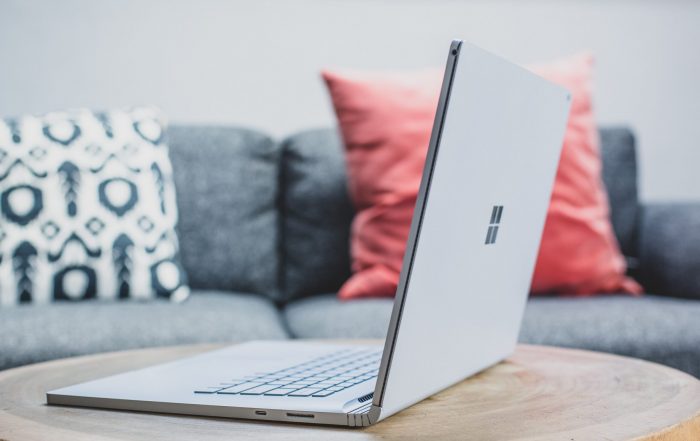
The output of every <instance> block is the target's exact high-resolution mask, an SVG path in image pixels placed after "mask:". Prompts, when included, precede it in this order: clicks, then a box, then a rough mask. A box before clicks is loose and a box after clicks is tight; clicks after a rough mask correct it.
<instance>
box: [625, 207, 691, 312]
mask: <svg viewBox="0 0 700 441" xmlns="http://www.w3.org/2000/svg"><path fill="white" fill-rule="evenodd" d="M637 277H638V278H639V281H640V282H641V283H642V284H643V285H644V288H645V290H646V291H647V292H650V293H654V294H659V295H665V296H671V297H683V298H695V299H700V202H698V203H652V204H646V205H644V206H643V207H642V215H641V220H640V235H639V267H638V272H637Z"/></svg>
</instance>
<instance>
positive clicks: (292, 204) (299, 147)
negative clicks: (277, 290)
mask: <svg viewBox="0 0 700 441" xmlns="http://www.w3.org/2000/svg"><path fill="white" fill-rule="evenodd" d="M282 155H283V160H282V174H281V176H282V178H281V179H282V182H281V185H280V187H281V191H282V195H281V214H280V215H281V217H282V224H281V234H282V244H281V250H282V265H283V266H282V274H281V283H282V290H283V292H284V298H285V300H291V299H295V298H299V297H303V296H308V295H313V294H318V293H324V292H335V291H337V290H338V289H339V288H340V285H341V284H342V283H343V282H344V281H345V280H346V279H347V278H348V277H349V276H350V251H349V249H348V242H349V235H350V223H351V222H352V218H353V216H354V210H353V207H352V203H351V202H350V199H349V196H348V190H347V182H346V174H345V160H344V157H343V152H342V145H341V141H340V138H339V136H338V134H337V133H336V132H335V131H333V130H311V131H306V132H303V133H299V134H297V135H294V136H292V137H290V138H288V139H287V140H286V141H284V143H283V153H282Z"/></svg>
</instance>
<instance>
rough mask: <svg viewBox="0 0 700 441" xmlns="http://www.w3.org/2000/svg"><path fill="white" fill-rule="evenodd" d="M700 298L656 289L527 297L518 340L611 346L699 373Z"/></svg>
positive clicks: (600, 348) (596, 348) (604, 349)
mask: <svg viewBox="0 0 700 441" xmlns="http://www.w3.org/2000/svg"><path fill="white" fill-rule="evenodd" d="M698 317H700V302H698V301H692V300H682V299H674V298H669V297H660V296H654V295H645V296H644V297H641V298H634V297H628V296H603V297H597V298H589V299H576V298H538V299H533V300H530V302H528V306H527V310H526V313H525V319H524V322H523V327H522V330H521V333H520V340H521V341H522V342H525V343H534V344H544V345H554V346H565V347H571V348H580V349H590V350H594V351H602V352H611V353H615V354H619V355H627V356H630V357H635V358H641V359H645V360H649V361H654V362H657V363H662V364H665V365H668V366H671V367H675V368H676V369H680V370H682V371H685V372H688V373H690V374H692V375H695V376H697V377H700V344H699V342H700V320H698Z"/></svg>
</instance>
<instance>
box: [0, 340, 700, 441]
mask: <svg viewBox="0 0 700 441" xmlns="http://www.w3.org/2000/svg"><path fill="white" fill-rule="evenodd" d="M217 347H219V346H218V345H204V346H202V345H199V346H180V347H170V348H158V349H143V350H136V351H126V352H115V353H109V354H99V355H92V356H86V357H76V358H69V359H65V360H58V361H52V362H47V363H40V364H35V365H30V366H26V367H21V368H17V369H11V370H7V371H3V372H0V441H19V440H47V439H51V440H67V441H68V440H69V441H76V440H179V439H183V440H184V439H187V440H231V439H236V440H240V439H265V440H276V439H285V440H287V439H303V440H335V439H343V440H344V439H353V440H360V439H365V440H369V439H402V440H403V439H440V440H442V439H460V440H464V439H469V440H479V441H485V440H499V441H502V440H529V441H532V440H563V441H570V440H576V441H578V440H628V439H635V440H655V441H660V440H674V441H675V440H700V381H698V380H697V379H695V378H694V377H691V376H689V375H686V374H684V373H682V372H679V371H676V370H674V369H670V368H667V367H664V366H660V365H657V364H653V363H648V362H644V361H640V360H635V359H631V358H625V357H618V356H613V355H607V354H601V353H596V352H588V351H577V350H570V349H559V348H552V347H543V346H519V347H518V349H517V351H516V353H515V354H514V355H513V356H512V357H510V358H509V359H508V360H507V361H505V362H503V363H501V364H499V365H497V366H495V367H493V368H491V369H488V370H486V371H484V372H482V373H480V374H478V375H476V376H474V377H472V378H470V379H468V380H465V381H463V382H462V383H460V384H458V385H455V386H454V387H452V388H450V389H448V390H445V391H443V392H441V393H439V394H437V395H435V396H433V397H431V398H429V399H427V400H425V401H423V402H421V403H419V404H416V405H415V406H413V407H411V408H409V409H406V410H404V411H403V412H400V413H399V414H397V415H394V416H392V417H390V418H388V419H386V420H384V421H382V422H380V423H378V424H376V425H374V426H370V427H368V428H364V429H360V428H342V427H323V426H311V425H299V424H287V423H261V422H254V421H243V420H228V419H220V418H203V417H190V416H178V415H163V414H146V413H138V412H124V411H111V410H98V409H86V408H72V407H58V406H47V405H46V395H45V393H46V391H47V390H51V389H54V388H58V387H62V386H67V385H70V384H74V383H79V382H82V381H87V380H91V379H95V378H99V377H102V376H105V375H111V374H115V373H119V372H124V371H127V370H131V369H135V368H141V367H145V366H149V365H153V364H156V363H161V362H165V361H169V360H174V359H177V358H180V357H184V356H188V355H193V354H197V353H199V352H202V351H206V350H211V349H215V348H217Z"/></svg>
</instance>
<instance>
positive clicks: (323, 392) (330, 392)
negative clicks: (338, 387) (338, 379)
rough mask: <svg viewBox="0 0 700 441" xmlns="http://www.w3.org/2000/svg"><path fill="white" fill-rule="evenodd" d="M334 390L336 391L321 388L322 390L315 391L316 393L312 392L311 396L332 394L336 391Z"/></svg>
mask: <svg viewBox="0 0 700 441" xmlns="http://www.w3.org/2000/svg"><path fill="white" fill-rule="evenodd" d="M336 392H337V391H334V390H328V389H326V390H322V391H320V392H316V393H315V394H313V395H312V396H313V397H327V396H328V395H333V394H334V393H336Z"/></svg>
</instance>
